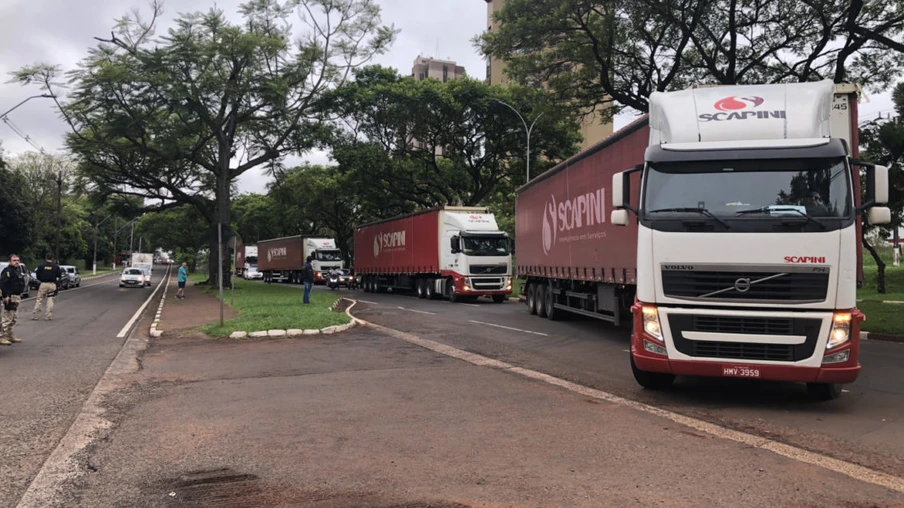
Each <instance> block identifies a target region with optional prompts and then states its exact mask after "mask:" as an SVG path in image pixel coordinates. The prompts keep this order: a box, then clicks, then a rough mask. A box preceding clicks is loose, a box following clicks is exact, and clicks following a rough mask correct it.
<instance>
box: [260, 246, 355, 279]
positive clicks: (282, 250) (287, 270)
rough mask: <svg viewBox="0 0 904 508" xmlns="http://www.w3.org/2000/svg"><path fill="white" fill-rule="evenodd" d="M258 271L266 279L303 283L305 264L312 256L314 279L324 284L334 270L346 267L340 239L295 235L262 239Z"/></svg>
mask: <svg viewBox="0 0 904 508" xmlns="http://www.w3.org/2000/svg"><path fill="white" fill-rule="evenodd" d="M257 249H258V254H259V255H258V262H257V264H258V271H260V272H261V273H263V279H264V281H265V282H288V283H290V284H301V282H302V280H301V268H302V266H303V265H304V263H305V259H307V258H308V257H309V256H310V257H311V258H312V261H311V265H312V267H313V268H314V283H315V284H324V283H325V282H326V274H328V273H329V272H330V270H335V269H339V268H344V267H345V261H344V260H343V255H342V251H341V250H339V249H338V248H337V247H336V240H334V239H332V238H330V237H327V236H320V235H295V236H287V237H283V238H273V239H269V240H261V241H260V242H258V243H257Z"/></svg>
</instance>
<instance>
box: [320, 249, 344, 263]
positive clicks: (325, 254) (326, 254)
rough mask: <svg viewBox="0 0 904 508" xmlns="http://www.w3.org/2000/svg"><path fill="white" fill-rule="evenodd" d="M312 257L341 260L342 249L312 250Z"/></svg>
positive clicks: (323, 259) (322, 259)
mask: <svg viewBox="0 0 904 508" xmlns="http://www.w3.org/2000/svg"><path fill="white" fill-rule="evenodd" d="M314 259H316V260H317V261H342V251H341V250H339V249H335V250H318V251H316V252H314Z"/></svg>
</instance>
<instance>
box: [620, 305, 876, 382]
mask: <svg viewBox="0 0 904 508" xmlns="http://www.w3.org/2000/svg"><path fill="white" fill-rule="evenodd" d="M641 308H642V305H641V304H640V303H636V304H635V305H634V306H633V307H632V309H631V310H632V312H634V330H633V332H632V334H631V355H632V356H633V358H634V363H635V365H636V366H637V368H638V369H640V370H643V371H648V372H657V373H664V374H674V375H679V376H701V377H735V376H727V375H726V374H725V370H724V369H725V368H726V367H727V368H732V367H748V368H753V369H756V370H757V371H758V373H759V375H758V376H757V377H755V378H754V379H760V380H770V381H791V382H800V383H838V384H847V383H852V382H854V381H855V380H856V379H857V377H858V376H859V374H860V363H859V356H860V355H859V353H860V321H862V320H863V319H864V316H863V314H861V313H860V312H859V311H858V310H857V309H852V310H845V311H844V312H851V313H852V314H853V316H854V319H853V320H852V323H851V335H850V337H851V338H850V339H849V340H848V341H847V342H845V343H844V344H842V345H840V346H838V347H836V348H833V349H831V350H828V351H826V350H825V340H820V341H819V342H818V343H817V347H816V349H815V351H814V352H813V354H812V356H811V357H810V358H807V359H805V360H802V361H797V362H777V361H769V362H759V361H753V360H749V359H732V358H693V359H691V358H686V357H684V358H674V356H678V355H679V354H678V353H677V351H676V350H675V344H674V341H673V340H671V339H669V338H668V337H669V336H668V335H665V337H666V340H658V339H655V338H653V337H651V336H649V335H648V334H646V333H644V332H643V317H642V312H641ZM700 312H701V313H704V312H705V311H702V310H701V311H700ZM667 330H668V329H666V331H667ZM679 333H680V332H679ZM821 333H822V334H824V335H825V336H826V337H825V338H827V336H828V331H827V330H822V331H821ZM644 341H648V342H650V343H653V344H656V345H658V346H661V347H664V348H666V350H667V352H668V354H666V355H660V354H657V353H655V352H651V351H647V350H646V349H645V348H644ZM846 350H848V351H849V352H850V356H849V358H848V360H847V361H844V362H841V363H832V364H822V363H821V362H822V361H823V358H825V357H826V356H829V355H835V354H838V353H842V352H844V351H846ZM682 356H684V355H682Z"/></svg>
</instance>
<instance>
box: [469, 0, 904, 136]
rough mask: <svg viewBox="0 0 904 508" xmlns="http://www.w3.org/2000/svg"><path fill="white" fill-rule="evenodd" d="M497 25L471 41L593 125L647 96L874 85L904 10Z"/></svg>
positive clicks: (713, 12) (663, 6) (731, 9)
mask: <svg viewBox="0 0 904 508" xmlns="http://www.w3.org/2000/svg"><path fill="white" fill-rule="evenodd" d="M496 20H497V21H498V22H499V23H500V26H499V29H498V30H497V31H495V32H489V33H486V34H484V35H483V36H481V37H480V38H478V39H477V41H476V42H477V43H478V45H479V46H480V47H481V48H482V50H483V51H484V52H485V53H486V54H488V55H492V56H494V57H497V58H501V59H504V60H505V61H506V73H507V74H508V75H509V76H510V77H511V78H512V79H513V80H514V81H516V82H521V83H545V86H548V87H549V89H550V91H551V92H552V93H553V94H554V95H555V96H556V97H557V98H558V99H559V100H561V101H564V102H565V103H568V104H570V105H571V106H572V107H575V108H577V109H578V110H580V111H581V112H582V113H584V114H588V113H591V112H593V111H594V110H601V108H603V109H602V111H603V113H604V114H603V117H604V118H606V117H611V115H612V114H615V113H616V112H617V111H618V110H619V109H620V108H621V107H625V106H627V107H631V108H634V109H636V110H638V111H641V112H646V111H647V110H648V102H647V101H648V97H649V96H650V94H651V93H652V92H654V91H667V90H674V89H680V88H685V87H686V86H688V85H690V84H696V83H710V84H738V83H777V82H788V81H813V80H818V79H825V78H829V79H833V80H835V82H842V81H855V82H858V83H861V84H863V85H865V86H867V87H870V88H872V89H884V88H886V87H887V86H888V85H889V84H890V83H891V82H892V81H893V80H894V79H896V77H897V76H898V75H899V74H900V71H901V69H902V67H904V59H902V54H900V53H898V52H895V51H888V48H889V47H895V45H896V44H897V45H899V46H900V44H898V43H896V42H895V41H894V39H895V38H898V37H900V35H901V34H902V30H904V9H901V7H900V5H899V4H898V3H896V2H883V1H880V0H855V1H853V2H847V1H844V0H831V1H817V0H801V1H797V0H751V1H747V2H740V1H738V0H699V1H698V0H665V1H661V0H631V1H625V2H613V1H611V0H508V1H507V2H506V3H505V5H504V7H503V8H502V9H501V10H500V11H498V12H497V14H496ZM898 51H901V50H900V49H899V50H898ZM606 119H608V118H606Z"/></svg>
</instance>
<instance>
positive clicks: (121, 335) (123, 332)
mask: <svg viewBox="0 0 904 508" xmlns="http://www.w3.org/2000/svg"><path fill="white" fill-rule="evenodd" d="M171 273H172V272H171V271H170V270H169V269H167V271H166V275H164V276H163V277H162V278H161V280H160V282H158V283H157V287H156V288H154V292H153V293H151V296H149V297H148V299H147V300H145V301H144V303H143V304H142V305H141V307H140V308H139V309H138V311H137V312H135V315H134V316H132V319H130V320H129V322H128V323H126V325H125V326H123V327H122V330H120V331H119V333H118V334H117V335H116V338H117V339H124V338H125V336H126V334H128V333H129V330H131V329H132V325H134V324H135V321H138V318H139V317H141V313H142V312H144V309H146V308H147V306H148V304H149V303H151V300H153V299H154V295H156V294H157V291H160V288H161V287H163V285H164V284H166V283H167V281H168V280H169V278H170V274H171Z"/></svg>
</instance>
